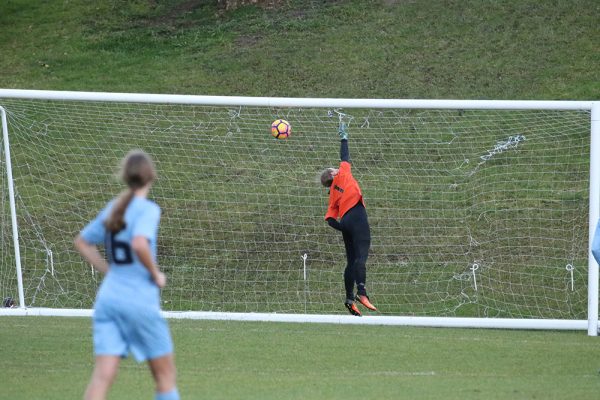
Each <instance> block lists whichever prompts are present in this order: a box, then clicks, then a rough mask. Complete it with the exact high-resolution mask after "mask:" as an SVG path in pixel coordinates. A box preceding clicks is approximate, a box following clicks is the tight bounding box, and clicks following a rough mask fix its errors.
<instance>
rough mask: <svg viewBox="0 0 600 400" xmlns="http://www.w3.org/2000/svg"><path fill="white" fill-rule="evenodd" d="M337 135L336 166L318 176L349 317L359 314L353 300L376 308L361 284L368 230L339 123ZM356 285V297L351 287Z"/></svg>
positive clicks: (342, 126)
mask: <svg viewBox="0 0 600 400" xmlns="http://www.w3.org/2000/svg"><path fill="white" fill-rule="evenodd" d="M338 133H339V135H340V139H341V144H340V159H341V162H340V167H339V168H327V169H325V170H324V171H323V173H322V174H321V183H322V184H323V186H325V187H328V188H329V207H328V209H327V214H326V215H325V220H326V221H327V223H328V224H329V226H331V227H332V228H334V229H336V230H338V231H341V232H342V237H343V238H344V246H345V247H346V259H347V264H346V269H345V270H344V285H345V287H346V301H345V302H344V305H345V306H346V308H347V309H348V311H349V312H350V314H352V315H356V316H358V317H360V316H361V315H362V314H361V312H360V310H359V309H358V307H357V306H356V304H355V303H354V301H355V300H356V301H358V302H360V303H361V304H362V305H363V306H365V307H366V308H368V309H369V310H372V311H376V310H377V308H375V306H374V305H373V304H371V301H370V300H369V296H367V289H366V288H365V282H366V280H367V267H366V264H367V257H368V256H369V247H370V246H371V230H370V227H369V221H368V219H367V211H366V209H365V203H364V200H363V196H362V193H361V190H360V186H359V185H358V182H357V181H356V179H354V177H353V176H352V171H351V169H352V167H351V164H350V151H349V150H348V131H347V127H346V124H345V123H343V122H341V123H340V126H339V129H338ZM355 284H356V290H357V293H356V296H355V295H354V285H355Z"/></svg>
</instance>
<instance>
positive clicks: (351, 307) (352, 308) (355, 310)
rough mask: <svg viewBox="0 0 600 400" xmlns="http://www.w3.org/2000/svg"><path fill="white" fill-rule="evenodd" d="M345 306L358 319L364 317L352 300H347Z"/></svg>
mask: <svg viewBox="0 0 600 400" xmlns="http://www.w3.org/2000/svg"><path fill="white" fill-rule="evenodd" d="M344 305H345V306H346V308H347V309H348V311H349V312H350V314H352V315H355V316H357V317H362V314H361V312H360V310H359V309H358V307H356V304H354V302H353V301H352V300H346V302H345V303H344Z"/></svg>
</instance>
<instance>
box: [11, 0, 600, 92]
mask: <svg viewBox="0 0 600 400" xmlns="http://www.w3.org/2000/svg"><path fill="white" fill-rule="evenodd" d="M599 19H600V6H599V5H598V2H597V1H594V0H574V1H568V0H557V1H547V0H545V1H534V0H526V1H514V0H504V1H479V0H472V1H439V0H436V1H394V0H380V1H358V0H338V1H307V0H304V1H302V0H296V1H287V2H285V4H284V5H283V6H282V7H281V8H279V9H261V8H258V7H243V8H241V9H239V10H236V11H235V12H227V13H222V12H219V11H218V10H217V8H216V1H207V0H204V1H203V0H171V1H164V0H163V1H158V0H154V1H149V0H135V1H127V2H122V1H117V0H99V1H95V2H93V4H91V3H90V2H87V1H82V0H79V1H50V2H41V1H28V0H5V1H3V2H2V5H1V12H0V26H2V30H0V54H2V57H0V71H2V72H1V73H0V87H4V88H21V89H55V90H89V91H123V92H156V93H178V94H210V95H247V96H293V97H358V98H461V99H466V98H474V99H479V98H486V99H586V100H589V99H598V98H600V80H599V79H598V75H597V67H598V65H600V51H598V38H599V37H600V28H599V24H598V20H599Z"/></svg>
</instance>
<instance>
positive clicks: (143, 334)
mask: <svg viewBox="0 0 600 400" xmlns="http://www.w3.org/2000/svg"><path fill="white" fill-rule="evenodd" d="M113 205H114V201H111V202H110V203H109V204H108V205H107V206H106V207H105V208H104V209H103V210H102V211H101V212H100V213H99V214H98V216H97V217H96V218H95V219H94V220H92V221H91V222H90V223H89V224H88V225H87V226H86V227H85V228H83V230H82V231H81V237H82V238H83V240H85V241H86V242H88V243H90V244H95V245H100V244H104V248H105V252H106V256H107V258H108V261H109V265H110V268H109V270H108V273H107V274H106V276H105V277H104V280H103V281H102V284H101V285H100V289H99V290H98V294H97V295H96V302H95V304H94V349H95V352H96V355H119V356H123V357H125V356H126V355H127V354H128V353H129V352H132V353H133V354H134V356H135V358H136V359H137V360H138V361H144V360H148V359H153V358H156V357H160V356H163V355H165V354H168V353H171V352H172V351H173V345H172V341H171V337H170V334H169V329H168V326H167V323H166V321H165V320H164V319H163V318H162V317H161V315H160V289H159V288H158V286H157V285H156V283H155V282H154V281H153V280H152V277H151V275H150V272H149V271H148V269H147V268H146V267H145V266H144V265H143V264H142V263H141V262H140V260H139V259H138V257H137V255H136V254H135V252H134V251H133V249H132V248H131V242H132V240H133V238H134V237H136V236H143V237H145V238H146V239H148V242H149V244H150V249H151V252H152V258H153V260H156V242H157V235H158V225H159V221H160V207H159V206H158V205H157V204H156V203H154V202H152V201H150V200H148V199H146V198H144V197H134V198H133V199H132V200H131V202H130V203H129V205H128V207H127V209H126V211H125V215H124V222H125V227H124V229H123V230H121V231H120V232H118V233H116V234H113V233H111V232H108V231H107V230H106V228H105V226H104V221H105V220H106V219H107V218H108V216H109V213H110V211H111V209H112V207H113Z"/></svg>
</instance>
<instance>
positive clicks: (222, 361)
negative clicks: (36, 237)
mask: <svg viewBox="0 0 600 400" xmlns="http://www.w3.org/2000/svg"><path fill="white" fill-rule="evenodd" d="M90 323H91V321H90V319H88V318H59V317H2V318H0V327H1V329H0V349H1V350H0V370H1V371H2V379H0V388H1V390H0V399H14V400H16V399H28V400H30V399H48V400H50V399H77V398H81V396H82V393H83V391H84V390H85V386H86V384H87V381H88V378H89V375H90V373H91V370H92V366H93V355H92V347H91V329H90ZM170 324H171V329H172V332H173V337H174V340H175V345H176V359H177V367H178V373H179V383H178V385H179V389H180V392H181V395H182V398H183V399H261V400H262V399H343V400H351V399H360V400H366V399H488V400H491V399H561V400H563V399H592V398H597V396H598V393H600V374H599V369H600V346H599V345H598V339H597V338H592V337H588V336H587V335H586V333H585V332H582V331H579V332H570V331H559V332H556V331H512V330H478V329H448V328H407V327H383V326H354V325H352V326H345V325H328V324H288V323H254V322H220V321H189V320H172V321H170ZM152 396H153V387H152V379H151V377H150V373H149V371H148V369H147V367H146V365H145V364H140V365H138V364H136V363H135V362H134V361H133V360H132V359H127V360H125V361H124V362H123V363H122V366H121V370H120V373H119V376H118V378H117V381H116V383H115V385H114V387H113V389H112V392H111V396H110V399H128V400H135V399H150V398H152Z"/></svg>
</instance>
